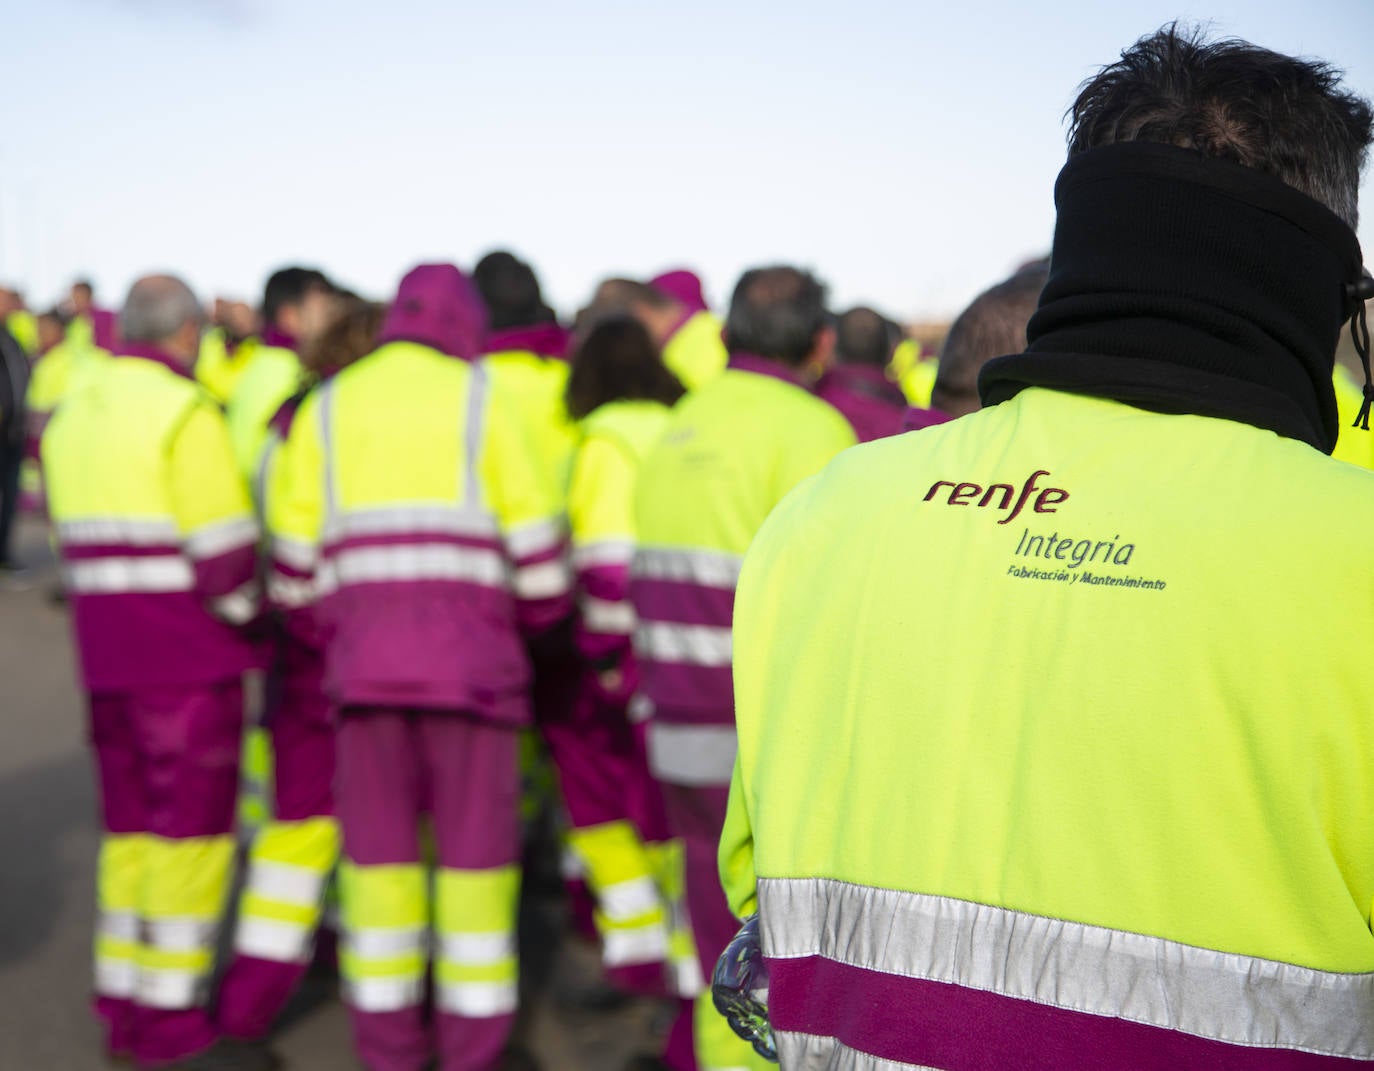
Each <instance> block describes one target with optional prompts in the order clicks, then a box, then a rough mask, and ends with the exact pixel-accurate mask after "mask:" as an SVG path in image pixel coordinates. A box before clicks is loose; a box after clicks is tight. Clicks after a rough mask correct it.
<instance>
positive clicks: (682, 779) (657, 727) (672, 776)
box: [648, 721, 736, 787]
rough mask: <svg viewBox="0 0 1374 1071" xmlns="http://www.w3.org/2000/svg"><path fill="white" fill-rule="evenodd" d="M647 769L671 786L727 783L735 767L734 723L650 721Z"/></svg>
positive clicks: (701, 785)
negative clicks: (680, 723)
mask: <svg viewBox="0 0 1374 1071" xmlns="http://www.w3.org/2000/svg"><path fill="white" fill-rule="evenodd" d="M648 745H649V747H648V750H649V770H650V771H651V772H652V773H653V775H654V776H655V777H657V778H658V779H659V780H660V781H666V782H668V783H669V784H670V785H694V786H697V787H705V786H709V785H728V784H729V783H730V776H731V774H733V773H734V770H735V748H736V741H735V727H734V726H733V725H679V724H676V723H673V722H662V721H653V722H650V723H649V737H648Z"/></svg>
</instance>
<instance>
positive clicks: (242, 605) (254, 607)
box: [210, 581, 258, 625]
mask: <svg viewBox="0 0 1374 1071" xmlns="http://www.w3.org/2000/svg"><path fill="white" fill-rule="evenodd" d="M210 610H211V611H212V612H213V613H214V614H215V616H216V617H218V618H219V619H220V620H222V621H226V622H228V623H229V624H231V625H246V624H247V623H248V622H249V621H251V620H253V617H254V615H256V614H257V612H258V585H257V582H256V581H249V582H248V583H247V584H244V585H243V586H242V587H240V588H236V589H235V590H234V591H231V592H230V593H229V594H228V595H220V596H218V597H217V598H214V599H211V600H210Z"/></svg>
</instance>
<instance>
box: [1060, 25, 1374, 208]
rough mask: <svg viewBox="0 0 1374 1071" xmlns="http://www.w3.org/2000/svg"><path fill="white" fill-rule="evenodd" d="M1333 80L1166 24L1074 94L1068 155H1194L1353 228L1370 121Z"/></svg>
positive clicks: (1335, 73) (1317, 67) (1303, 63)
mask: <svg viewBox="0 0 1374 1071" xmlns="http://www.w3.org/2000/svg"><path fill="white" fill-rule="evenodd" d="M1342 76H1343V72H1342V71H1339V70H1337V69H1336V68H1334V67H1332V66H1331V65H1329V64H1326V63H1322V62H1320V61H1318V60H1302V59H1296V58H1294V57H1292V56H1285V55H1282V54H1280V53H1278V52H1271V51H1269V50H1268V49H1266V48H1259V47H1257V46H1255V45H1252V44H1250V43H1249V42H1247V41H1240V40H1237V39H1235V38H1229V39H1227V40H1222V41H1210V42H1209V41H1207V40H1206V34H1205V32H1204V31H1203V30H1202V29H1200V28H1196V27H1192V28H1190V27H1187V26H1180V24H1179V23H1177V22H1175V23H1170V24H1169V25H1167V26H1164V27H1162V28H1161V29H1159V30H1158V31H1156V32H1155V33H1153V34H1151V35H1150V36H1148V37H1142V38H1141V39H1140V40H1139V41H1137V42H1136V43H1135V44H1134V45H1132V46H1131V47H1130V48H1128V49H1126V50H1125V51H1124V52H1122V53H1121V59H1119V60H1118V61H1117V62H1116V63H1112V64H1108V65H1107V66H1106V67H1103V68H1102V70H1100V71H1099V72H1098V73H1097V74H1096V75H1094V76H1093V77H1092V78H1090V79H1088V80H1087V81H1086V82H1084V83H1083V84H1082V86H1080V87H1079V93H1078V99H1077V100H1075V101H1074V102H1073V106H1072V107H1071V108H1070V109H1069V112H1068V115H1069V155H1070V156H1074V155H1076V154H1078V153H1081V152H1084V151H1086V150H1088V149H1091V148H1094V147H1095V146H1098V145H1110V144H1113V143H1115V142H1123V141H1153V142H1163V143H1165V144H1168V145H1178V146H1182V147H1183V148H1188V149H1195V150H1197V151H1198V152H1200V153H1202V154H1204V155H1206V156H1215V157H1220V158H1221V159H1224V160H1231V161H1233V162H1235V163H1238V164H1242V165H1244V166H1245V167H1252V168H1254V169H1255V170H1257V171H1262V172H1264V173H1265V174H1268V175H1273V176H1275V177H1276V178H1279V179H1282V180H1283V181H1284V182H1286V183H1288V185H1290V186H1292V187H1294V188H1296V189H1298V190H1301V191H1302V192H1303V193H1305V194H1307V195H1308V196H1309V197H1312V198H1314V199H1315V200H1317V201H1320V202H1321V203H1322V204H1324V205H1326V206H1327V207H1328V208H1330V209H1331V210H1332V211H1333V212H1335V213H1336V215H1338V216H1340V217H1341V218H1342V219H1343V220H1345V221H1346V223H1348V224H1349V225H1350V226H1351V227H1352V228H1354V227H1355V226H1356V224H1357V223H1358V221H1359V205H1358V201H1359V185H1360V171H1361V170H1362V169H1363V167H1364V162H1365V156H1366V152H1367V150H1368V147H1369V143H1370V140H1371V136H1374V113H1371V111H1370V107H1369V102H1368V101H1366V100H1364V99H1362V98H1361V97H1358V96H1355V95H1354V94H1353V93H1349V92H1346V91H1345V90H1343V89H1342V88H1341V86H1340V80H1341V78H1342Z"/></svg>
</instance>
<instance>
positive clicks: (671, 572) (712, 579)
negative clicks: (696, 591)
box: [631, 547, 744, 590]
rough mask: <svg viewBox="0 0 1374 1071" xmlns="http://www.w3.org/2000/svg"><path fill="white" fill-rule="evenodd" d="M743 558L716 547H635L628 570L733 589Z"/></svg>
mask: <svg viewBox="0 0 1374 1071" xmlns="http://www.w3.org/2000/svg"><path fill="white" fill-rule="evenodd" d="M743 560H744V559H743V558H742V557H741V556H740V555H738V554H729V553H726V552H725V551H720V550H681V549H677V548H669V547H639V548H638V549H637V550H636V551H635V556H634V563H633V564H632V565H631V571H632V572H633V573H634V575H635V576H639V577H643V578H644V579H646V580H677V581H683V582H686V583H691V584H700V585H701V586H702V587H708V588H723V589H726V590H733V589H734V588H735V587H736V585H737V584H738V583H739V569H740V564H741V562H743Z"/></svg>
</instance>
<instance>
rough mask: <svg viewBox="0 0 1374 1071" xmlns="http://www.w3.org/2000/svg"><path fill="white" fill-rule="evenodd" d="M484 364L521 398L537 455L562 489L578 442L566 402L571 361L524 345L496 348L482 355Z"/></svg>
mask: <svg viewBox="0 0 1374 1071" xmlns="http://www.w3.org/2000/svg"><path fill="white" fill-rule="evenodd" d="M482 364H483V365H484V366H485V367H486V368H487V371H488V373H489V375H490V376H491V381H492V384H493V386H494V388H495V389H496V390H497V391H498V392H499V393H501V394H504V395H507V396H508V397H511V398H514V399H516V400H517V408H518V413H519V417H520V419H521V420H522V421H523V422H524V424H525V427H526V428H527V429H528V434H529V436H530V439H531V445H532V446H533V447H534V451H535V456H536V457H537V458H538V460H539V463H540V464H541V465H543V466H544V468H545V469H546V470H547V471H548V473H549V480H550V481H551V484H552V486H553V487H554V488H556V489H557V490H558V491H559V492H560V493H561V492H562V490H563V489H564V488H566V487H567V485H568V468H569V465H570V464H571V463H572V453H573V448H574V446H575V445H576V444H577V430H576V427H575V425H574V424H573V422H572V421H571V420H570V419H569V418H568V411H567V408H566V406H565V405H564V403H563V395H564V394H565V393H566V391H567V389H568V362H567V361H564V360H562V359H560V358H558V357H547V356H543V355H541V354H538V353H536V352H534V351H533V350H530V349H524V348H520V349H498V350H494V351H492V352H490V353H488V354H486V356H484V357H483V358H482Z"/></svg>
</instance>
